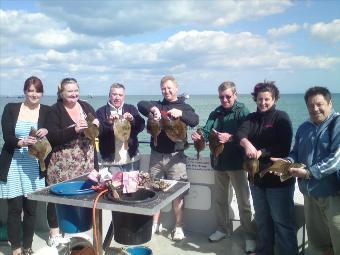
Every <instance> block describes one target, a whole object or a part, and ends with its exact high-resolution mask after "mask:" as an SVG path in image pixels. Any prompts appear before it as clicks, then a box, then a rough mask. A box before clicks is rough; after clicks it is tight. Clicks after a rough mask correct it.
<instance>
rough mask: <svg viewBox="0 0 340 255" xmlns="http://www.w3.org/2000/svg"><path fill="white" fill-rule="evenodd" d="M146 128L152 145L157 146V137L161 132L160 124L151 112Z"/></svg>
mask: <svg viewBox="0 0 340 255" xmlns="http://www.w3.org/2000/svg"><path fill="white" fill-rule="evenodd" d="M146 130H147V132H148V133H149V134H150V135H151V136H152V138H153V145H154V146H157V137H158V135H159V134H160V133H161V125H160V123H159V120H155V119H154V117H153V115H152V114H150V115H149V118H148V121H147V123H146Z"/></svg>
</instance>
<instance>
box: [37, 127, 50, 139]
mask: <svg viewBox="0 0 340 255" xmlns="http://www.w3.org/2000/svg"><path fill="white" fill-rule="evenodd" d="M47 134H48V130H47V129H46V128H40V129H38V131H37V133H36V135H37V137H39V138H43V137H44V136H46V135H47Z"/></svg>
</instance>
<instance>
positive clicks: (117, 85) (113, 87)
mask: <svg viewBox="0 0 340 255" xmlns="http://www.w3.org/2000/svg"><path fill="white" fill-rule="evenodd" d="M111 89H124V90H125V87H124V85H123V84H121V83H117V82H116V83H113V84H112V85H111V86H110V91H111Z"/></svg>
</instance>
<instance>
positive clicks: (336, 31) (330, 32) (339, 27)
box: [310, 19, 340, 43]
mask: <svg viewBox="0 0 340 255" xmlns="http://www.w3.org/2000/svg"><path fill="white" fill-rule="evenodd" d="M310 33H311V35H312V36H314V37H316V38H319V39H322V40H325V41H329V42H333V43H336V42H340V19H335V20H333V21H332V22H330V23H324V22H319V23H316V24H314V25H311V26H310Z"/></svg>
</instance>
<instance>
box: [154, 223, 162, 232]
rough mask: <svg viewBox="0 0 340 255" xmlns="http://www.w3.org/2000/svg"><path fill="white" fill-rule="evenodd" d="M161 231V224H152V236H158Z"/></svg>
mask: <svg viewBox="0 0 340 255" xmlns="http://www.w3.org/2000/svg"><path fill="white" fill-rule="evenodd" d="M162 231H163V226H162V223H153V224H152V234H155V233H157V234H160V233H161V232H162Z"/></svg>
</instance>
